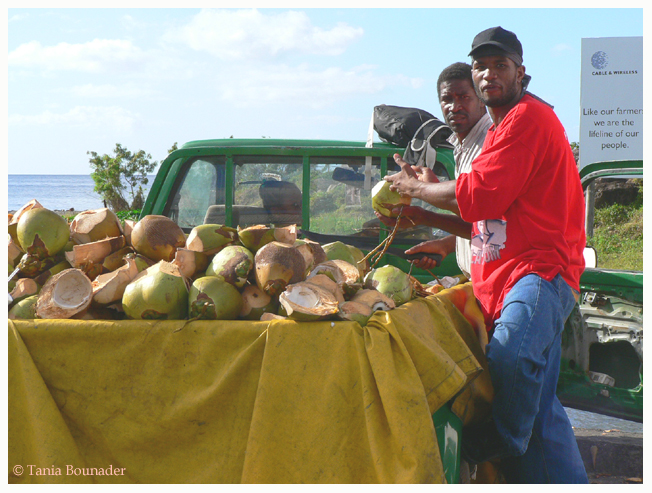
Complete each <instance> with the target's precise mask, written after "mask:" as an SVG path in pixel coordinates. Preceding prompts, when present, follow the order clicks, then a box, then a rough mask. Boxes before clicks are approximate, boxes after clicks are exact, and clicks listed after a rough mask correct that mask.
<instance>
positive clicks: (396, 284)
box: [364, 265, 414, 306]
mask: <svg viewBox="0 0 652 493" xmlns="http://www.w3.org/2000/svg"><path fill="white" fill-rule="evenodd" d="M364 286H365V287H366V288H368V289H376V290H378V291H380V292H381V293H383V294H384V295H386V296H387V297H389V298H391V299H392V300H394V303H396V306H400V305H402V304H403V303H406V302H408V301H410V300H411V299H412V297H413V295H414V286H413V284H412V281H411V280H410V276H409V275H408V274H407V273H405V272H403V271H402V270H401V269H399V268H398V267H395V266H393V265H385V266H383V267H379V268H377V269H373V270H371V271H370V272H369V273H368V274H367V275H366V276H365V279H364Z"/></svg>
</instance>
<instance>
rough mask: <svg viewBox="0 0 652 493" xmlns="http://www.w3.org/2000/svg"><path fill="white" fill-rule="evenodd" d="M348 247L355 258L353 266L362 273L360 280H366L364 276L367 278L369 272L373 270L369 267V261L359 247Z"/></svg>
mask: <svg viewBox="0 0 652 493" xmlns="http://www.w3.org/2000/svg"><path fill="white" fill-rule="evenodd" d="M346 246H347V247H348V248H349V251H350V252H351V255H352V256H353V261H354V262H353V265H355V266H357V267H358V270H359V271H360V278H361V279H364V276H366V275H367V272H369V270H370V269H371V265H369V259H366V258H365V254H364V253H363V252H362V250H360V249H359V248H358V247H354V246H353V245H346Z"/></svg>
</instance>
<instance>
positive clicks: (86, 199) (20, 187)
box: [7, 174, 154, 211]
mask: <svg viewBox="0 0 652 493" xmlns="http://www.w3.org/2000/svg"><path fill="white" fill-rule="evenodd" d="M7 178H8V179H7V182H8V183H7V185H8V191H9V194H8V203H7V206H8V207H7V208H8V211H17V210H18V209H20V208H21V207H22V206H23V205H25V204H26V203H27V202H29V201H30V200H32V199H36V200H38V201H39V202H40V203H41V205H42V206H43V207H45V208H46V209H50V210H69V209H71V208H72V209H74V210H76V211H85V210H90V209H99V208H101V207H104V203H103V202H102V199H101V198H100V196H99V195H98V194H97V193H95V192H94V191H93V188H95V183H94V182H93V179H92V178H91V176H90V174H89V175H8V177H7ZM153 181H154V175H151V176H148V183H147V185H144V186H143V189H144V190H145V195H147V192H148V191H149V188H150V187H151V185H152V182H153ZM127 199H128V200H129V195H128V194H127Z"/></svg>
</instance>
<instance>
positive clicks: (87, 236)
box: [70, 207, 123, 244]
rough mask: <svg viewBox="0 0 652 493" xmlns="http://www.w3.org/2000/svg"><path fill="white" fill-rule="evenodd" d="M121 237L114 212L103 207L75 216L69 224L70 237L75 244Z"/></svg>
mask: <svg viewBox="0 0 652 493" xmlns="http://www.w3.org/2000/svg"><path fill="white" fill-rule="evenodd" d="M116 236H123V233H122V227H121V226H120V220H119V219H118V216H116V215H115V212H113V211H112V210H110V209H108V208H106V207H104V208H102V209H92V210H88V211H84V212H80V213H79V214H77V215H76V216H75V217H74V219H73V220H72V222H71V223H70V237H71V238H72V240H73V241H74V242H75V243H76V244H81V243H91V242H94V241H99V240H103V239H105V238H115V237H116Z"/></svg>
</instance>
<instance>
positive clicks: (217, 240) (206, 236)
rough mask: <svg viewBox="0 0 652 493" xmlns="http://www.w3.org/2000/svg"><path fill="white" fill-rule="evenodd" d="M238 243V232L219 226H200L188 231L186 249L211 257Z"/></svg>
mask: <svg viewBox="0 0 652 493" xmlns="http://www.w3.org/2000/svg"><path fill="white" fill-rule="evenodd" d="M236 241H238V230H237V229H234V228H231V227H229V226H222V225H221V224H201V225H199V226H195V227H194V228H192V230H191V231H190V234H189V235H188V239H187V240H186V248H187V249H188V250H193V251H195V252H202V253H205V254H206V255H213V254H215V253H217V252H219V251H220V250H222V248H224V247H225V246H227V245H231V244H233V243H235V242H236Z"/></svg>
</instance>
